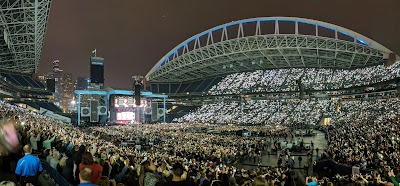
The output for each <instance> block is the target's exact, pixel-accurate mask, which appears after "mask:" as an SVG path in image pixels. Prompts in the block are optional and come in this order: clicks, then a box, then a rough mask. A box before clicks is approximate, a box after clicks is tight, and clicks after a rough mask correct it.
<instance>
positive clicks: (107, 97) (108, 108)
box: [104, 94, 110, 123]
mask: <svg viewBox="0 0 400 186" xmlns="http://www.w3.org/2000/svg"><path fill="white" fill-rule="evenodd" d="M104 99H105V102H106V109H107V112H106V113H107V114H106V117H107V119H106V123H107V122H108V121H109V118H110V115H109V113H110V94H107V95H106V96H104Z"/></svg>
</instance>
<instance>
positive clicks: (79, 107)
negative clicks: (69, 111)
mask: <svg viewBox="0 0 400 186" xmlns="http://www.w3.org/2000/svg"><path fill="white" fill-rule="evenodd" d="M78 126H81V94H78Z"/></svg>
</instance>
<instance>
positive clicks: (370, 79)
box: [208, 61, 400, 95]
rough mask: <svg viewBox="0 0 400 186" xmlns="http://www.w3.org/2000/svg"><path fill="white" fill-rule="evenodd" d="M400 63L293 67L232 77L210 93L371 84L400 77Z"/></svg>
mask: <svg viewBox="0 0 400 186" xmlns="http://www.w3.org/2000/svg"><path fill="white" fill-rule="evenodd" d="M399 69H400V61H398V62H396V63H395V64H393V65H391V66H388V67H385V66H383V65H378V66H373V67H365V68H360V69H354V70H340V69H323V68H320V69H315V68H304V69H299V68H290V69H273V70H265V71H262V70H257V71H254V72H241V73H235V74H230V75H228V76H226V77H225V78H223V79H222V80H221V81H220V82H219V83H218V84H216V85H214V86H213V87H211V88H210V89H209V91H208V93H209V94H212V95H220V94H240V93H247V92H253V93H254V92H280V91H299V90H300V86H299V85H301V86H302V89H303V90H336V89H343V88H349V87H355V86H363V85H369V84H374V83H379V82H384V81H387V80H392V79H396V78H398V77H400V70H399Z"/></svg>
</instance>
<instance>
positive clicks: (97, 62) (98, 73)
mask: <svg viewBox="0 0 400 186" xmlns="http://www.w3.org/2000/svg"><path fill="white" fill-rule="evenodd" d="M90 81H91V84H92V86H94V87H96V85H97V86H99V88H100V87H102V86H103V85H104V58H101V57H91V58H90Z"/></svg>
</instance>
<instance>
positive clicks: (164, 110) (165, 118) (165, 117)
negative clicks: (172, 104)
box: [163, 97, 166, 124]
mask: <svg viewBox="0 0 400 186" xmlns="http://www.w3.org/2000/svg"><path fill="white" fill-rule="evenodd" d="M163 104H164V116H163V117H164V124H165V120H166V115H165V112H166V109H165V108H166V106H165V97H164V98H163Z"/></svg>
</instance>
